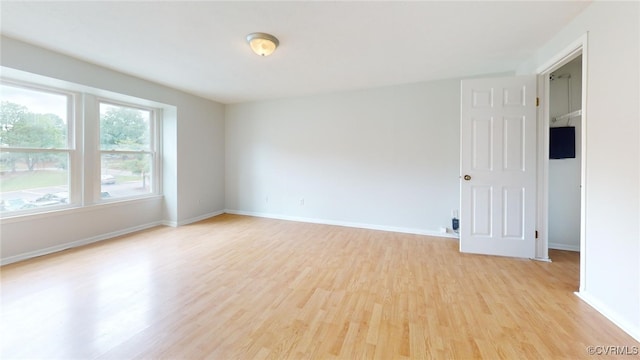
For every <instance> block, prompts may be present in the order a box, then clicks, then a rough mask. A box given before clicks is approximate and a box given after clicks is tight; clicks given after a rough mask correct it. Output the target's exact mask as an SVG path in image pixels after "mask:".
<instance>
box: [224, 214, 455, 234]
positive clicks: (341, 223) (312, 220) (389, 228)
mask: <svg viewBox="0 0 640 360" xmlns="http://www.w3.org/2000/svg"><path fill="white" fill-rule="evenodd" d="M224 212H225V213H227V214H235V215H246V216H255V217H262V218H269V219H278V220H288V221H298V222H305V223H312V224H323V225H335V226H345V227H352V228H360V229H370V230H381V231H391V232H398V233H405V234H415V235H427V236H435V237H446V238H452V239H457V238H458V234H451V233H441V232H439V231H430V230H423V229H414V228H404V227H394V226H384V225H374V224H364V223H355V222H349V221H339V220H327V219H316V218H306V217H300V216H288V215H280V214H271V213H262V212H254V211H242V210H232V209H225V210H224Z"/></svg>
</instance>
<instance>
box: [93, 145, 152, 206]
mask: <svg viewBox="0 0 640 360" xmlns="http://www.w3.org/2000/svg"><path fill="white" fill-rule="evenodd" d="M151 164H152V156H151V154H102V171H101V176H100V183H101V184H102V185H101V197H102V198H103V199H105V198H113V197H124V196H136V195H144V194H149V193H151V191H152V188H151V187H152V186H151V173H152V167H151Z"/></svg>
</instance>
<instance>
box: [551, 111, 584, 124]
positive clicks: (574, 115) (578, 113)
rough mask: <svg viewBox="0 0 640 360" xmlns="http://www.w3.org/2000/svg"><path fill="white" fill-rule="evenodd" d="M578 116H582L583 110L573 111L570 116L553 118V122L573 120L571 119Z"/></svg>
mask: <svg viewBox="0 0 640 360" xmlns="http://www.w3.org/2000/svg"><path fill="white" fill-rule="evenodd" d="M576 116H582V110H576V111H572V112H570V113H568V114H564V115H561V116H558V117H554V118H553V122H556V121H562V120H567V119H571V118H574V117H576Z"/></svg>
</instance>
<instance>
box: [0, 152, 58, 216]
mask: <svg viewBox="0 0 640 360" xmlns="http://www.w3.org/2000/svg"><path fill="white" fill-rule="evenodd" d="M68 168H69V155H68V154H67V153H45V152H35V153H17V152H15V153H14V152H1V153H0V211H1V212H3V213H4V212H9V211H16V210H25V209H35V208H41V207H45V206H52V205H60V204H66V203H67V202H68V201H69V200H68V199H69V171H68Z"/></svg>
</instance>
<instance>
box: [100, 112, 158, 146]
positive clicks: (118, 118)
mask: <svg viewBox="0 0 640 360" xmlns="http://www.w3.org/2000/svg"><path fill="white" fill-rule="evenodd" d="M150 120H151V111H147V110H140V109H134V108H128V107H124V106H118V105H111V104H104V103H101V104H100V149H101V150H150V149H151V142H150V135H149V134H150V124H151V121H150Z"/></svg>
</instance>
